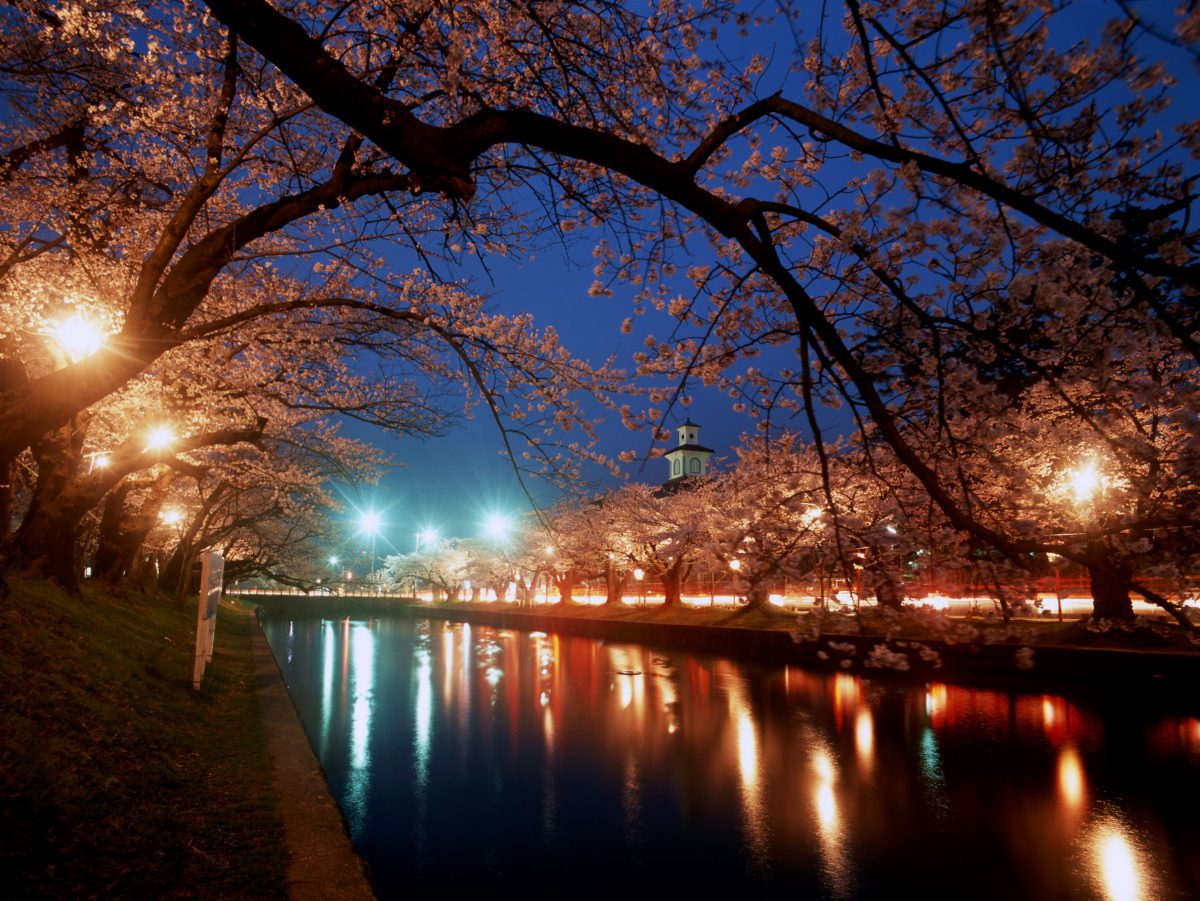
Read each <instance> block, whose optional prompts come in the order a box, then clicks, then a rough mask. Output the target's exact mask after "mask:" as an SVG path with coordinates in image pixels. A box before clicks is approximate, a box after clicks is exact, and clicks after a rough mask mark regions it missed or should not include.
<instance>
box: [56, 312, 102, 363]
mask: <svg viewBox="0 0 1200 901" xmlns="http://www.w3.org/2000/svg"><path fill="white" fill-rule="evenodd" d="M50 335H51V337H53V338H54V340H55V341H56V342H57V343H58V346H59V347H61V348H62V351H63V353H65V354H66V355H67V356H68V357H70V358H71V362H72V363H77V362H79V361H80V360H82V359H83V358H84V357H90V356H91V355H92V354H94V353H95V352H96V351H98V350H99V349H100V348H101V347H102V346H103V344H104V339H105V338H106V337H107V336H106V334H105V332H104V330H103V329H101V328H100V326H98V325H96V323H94V322H92V321H91V320H90V319H87V318H86V317H84V316H81V315H79V314H76V315H74V316H72V317H71V318H70V319H65V320H63V321H62V322H60V323H59V324H58V325H56V326H54V328H52V329H51V330H50Z"/></svg>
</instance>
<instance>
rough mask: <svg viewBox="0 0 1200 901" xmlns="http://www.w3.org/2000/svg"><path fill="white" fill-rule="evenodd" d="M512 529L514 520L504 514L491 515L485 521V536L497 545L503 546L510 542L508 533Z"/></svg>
mask: <svg viewBox="0 0 1200 901" xmlns="http://www.w3.org/2000/svg"><path fill="white" fill-rule="evenodd" d="M511 529H512V520H510V519H509V518H508V517H507V516H505V515H504V514H503V513H491V514H489V515H488V517H487V518H486V519H485V520H484V521H483V534H484V535H486V536H487V537H488V538H490V539H491V540H492V541H494V542H496V543H497V544H503V543H504V542H506V541H507V540H508V533H509V531H510V530H511Z"/></svg>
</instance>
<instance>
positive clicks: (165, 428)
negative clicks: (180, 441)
mask: <svg viewBox="0 0 1200 901" xmlns="http://www.w3.org/2000/svg"><path fill="white" fill-rule="evenodd" d="M174 441H175V432H174V430H172V428H171V427H170V426H169V425H156V426H155V427H154V428H152V429H151V430H150V433H149V434H148V435H147V436H146V450H150V451H156V450H162V449H163V448H165V447H167V446H168V445H170V444H172V443H173V442H174Z"/></svg>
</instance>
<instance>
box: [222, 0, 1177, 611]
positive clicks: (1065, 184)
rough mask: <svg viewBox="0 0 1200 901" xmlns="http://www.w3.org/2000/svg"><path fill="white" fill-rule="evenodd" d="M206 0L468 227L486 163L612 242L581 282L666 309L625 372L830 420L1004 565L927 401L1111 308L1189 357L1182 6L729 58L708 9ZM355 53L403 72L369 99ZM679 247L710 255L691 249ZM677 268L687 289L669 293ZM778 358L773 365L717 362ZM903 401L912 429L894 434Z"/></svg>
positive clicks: (371, 85)
mask: <svg viewBox="0 0 1200 901" xmlns="http://www.w3.org/2000/svg"><path fill="white" fill-rule="evenodd" d="M207 6H208V7H209V9H210V10H212V11H213V13H214V14H215V15H216V16H217V17H218V18H220V19H221V20H222V21H224V22H225V23H227V24H229V25H230V26H232V27H235V28H236V29H237V30H238V33H239V35H240V36H242V37H243V38H244V39H245V40H246V41H247V42H248V43H249V44H250V45H251V46H253V47H254V48H255V49H256V50H257V51H258V52H260V53H262V54H263V55H264V56H265V57H267V58H268V59H270V60H271V61H272V62H273V63H274V64H275V65H276V66H278V67H279V68H280V69H281V70H282V71H284V72H286V73H287V74H288V75H289V76H290V77H291V78H292V79H293V81H294V82H295V83H296V85H298V86H299V87H300V88H301V89H302V90H303V91H304V92H305V93H306V94H307V95H308V96H309V97H311V98H312V99H313V101H314V102H315V103H316V104H317V106H318V107H319V108H321V109H322V110H324V111H325V112H326V113H328V114H329V115H331V116H333V117H336V118H337V119H340V120H341V121H343V122H345V123H347V124H349V125H350V126H351V127H353V128H354V129H355V130H356V131H357V132H358V133H360V134H362V135H364V136H366V137H367V138H368V139H369V140H370V141H372V142H373V143H374V144H375V146H377V147H379V148H380V149H381V150H383V151H384V152H386V153H387V154H389V155H390V156H391V157H392V158H394V159H395V160H397V161H398V162H399V163H401V164H402V165H403V166H404V167H405V168H406V170H407V172H408V173H409V174H410V175H411V176H412V177H413V178H414V179H416V180H418V181H419V183H420V185H421V187H422V190H425V191H434V192H438V193H440V194H441V195H442V196H444V197H445V198H446V199H447V200H448V201H451V202H454V203H458V204H463V205H469V208H470V209H471V210H472V211H473V213H475V215H478V216H486V215H488V213H487V212H486V211H487V210H488V209H489V208H490V204H491V203H492V201H493V200H494V199H495V198H497V197H500V196H503V195H504V194H505V192H506V191H508V190H510V189H511V188H512V186H513V179H514V178H518V177H519V176H514V175H513V174H512V173H514V172H516V173H525V172H537V173H540V174H541V175H542V176H543V177H544V178H545V179H546V181H545V182H544V184H545V185H547V186H548V187H546V188H545V189H544V190H543V191H542V193H541V194H540V195H539V196H541V197H543V198H549V200H548V201H547V203H548V204H553V209H554V215H555V218H556V219H557V220H558V222H559V223H565V224H567V225H569V226H571V227H577V226H578V225H579V224H581V223H583V224H591V223H593V222H601V223H608V224H609V225H610V226H611V227H613V232H614V236H613V237H612V238H611V239H606V240H605V241H604V242H602V243H601V244H600V245H599V246H598V248H597V255H598V257H599V266H598V272H599V274H600V275H601V278H600V280H599V281H598V285H597V293H605V292H609V291H611V290H613V288H612V287H611V286H612V285H613V284H618V285H620V284H627V285H628V286H629V291H630V293H632V294H633V296H634V300H635V305H636V306H637V307H638V308H642V307H647V306H650V305H655V306H658V307H660V308H661V309H663V310H665V311H667V312H668V313H670V314H672V315H674V316H675V317H676V318H677V319H678V321H679V326H678V328H677V329H676V332H675V334H674V335H672V336H671V337H670V340H657V339H652V338H648V339H647V343H648V344H649V345H650V346H649V348H648V350H647V351H646V353H645V354H644V355H643V357H642V366H643V368H644V369H646V370H647V371H652V372H659V373H663V372H667V373H671V374H673V375H674V376H675V377H676V378H678V379H681V380H684V381H682V382H681V385H680V389H679V391H680V392H681V393H682V392H685V391H686V380H697V381H702V382H706V383H710V384H716V385H720V386H722V387H723V388H725V389H726V390H728V391H730V392H732V393H734V394H736V395H737V396H738V397H739V403H742V404H744V405H746V406H747V407H749V408H751V409H752V410H757V411H759V412H760V413H761V412H774V413H776V414H778V413H779V412H788V411H796V412H798V413H799V414H800V415H801V416H802V417H803V418H804V419H805V420H806V421H807V425H808V426H809V428H810V430H811V431H812V436H811V437H813V438H814V439H815V440H817V441H820V440H821V439H822V437H823V434H824V428H823V425H822V421H821V419H822V417H821V415H820V414H821V405H822V404H844V405H847V407H848V410H849V412H850V413H851V414H852V415H853V416H855V417H856V418H857V419H858V420H859V421H860V422H861V423H862V425H863V427H864V429H865V430H866V431H867V432H869V437H870V438H871V440H873V441H876V442H878V443H879V445H880V446H883V447H886V448H887V450H888V452H889V453H890V454H892V455H894V456H895V457H896V459H898V460H899V461H900V462H901V463H902V464H903V465H904V466H905V467H907V468H908V470H909V471H910V472H911V473H912V474H913V475H914V477H915V478H916V479H917V480H918V482H919V483H920V485H921V488H922V490H923V491H924V492H925V493H926V494H927V495H928V496H929V497H930V498H931V499H932V500H933V502H934V503H935V504H936V506H937V507H938V508H939V510H940V511H941V513H942V515H943V516H944V517H945V519H946V520H947V521H948V522H949V524H950V525H951V527H952V528H954V529H956V530H960V531H964V532H966V533H969V534H971V535H973V536H974V537H975V539H977V540H980V541H984V542H986V543H988V544H990V545H991V546H993V547H995V548H997V549H998V550H1000V551H1001V552H1002V553H1004V554H1005V555H1007V556H1008V557H1009V558H1010V559H1013V560H1020V559H1023V558H1026V557H1027V556H1028V554H1029V553H1030V551H1031V550H1034V549H1036V547H1038V546H1040V545H1039V542H1037V541H1033V540H1032V539H1030V538H1029V537H1028V536H1026V535H1023V534H1018V533H1015V532H1013V531H1011V530H1008V529H1002V528H997V527H996V526H995V524H994V521H991V520H989V519H988V518H987V517H985V516H980V515H977V506H976V504H975V502H974V499H973V498H972V497H971V496H970V494H969V492H964V491H963V490H962V479H961V478H956V477H955V476H956V474H955V473H954V471H953V467H950V471H949V472H947V467H945V466H943V465H941V459H942V456H943V454H944V451H945V449H946V448H947V447H953V446H955V445H956V444H960V443H961V442H962V438H963V436H961V435H959V434H958V433H957V432H956V428H955V423H954V421H953V420H952V418H951V417H949V416H947V415H945V413H946V411H948V410H953V409H955V406H956V405H957V404H958V403H960V402H962V401H964V400H972V399H973V398H972V396H971V394H970V390H971V386H973V385H976V384H979V383H980V382H981V381H984V382H985V383H986V378H987V375H988V370H989V368H990V369H993V370H995V369H997V368H1005V367H1010V368H1011V367H1015V368H1018V369H1020V368H1021V367H1022V366H1024V367H1025V369H1026V371H1027V373H1028V374H1029V375H1030V376H1032V377H1033V378H1035V379H1036V380H1038V381H1041V382H1043V383H1046V384H1048V385H1049V384H1052V383H1053V381H1054V379H1055V378H1056V377H1057V367H1059V366H1061V365H1063V364H1065V363H1070V362H1073V361H1072V360H1071V349H1072V347H1073V346H1075V336H1076V334H1077V333H1076V332H1075V331H1074V329H1075V326H1076V324H1077V323H1078V322H1080V321H1084V322H1091V323H1107V322H1111V321H1112V320H1111V319H1110V317H1111V316H1116V321H1117V322H1121V323H1125V322H1128V323H1129V324H1130V325H1129V326H1125V325H1122V326H1120V327H1119V328H1118V327H1116V326H1114V327H1113V329H1112V330H1113V332H1114V333H1116V332H1118V331H1119V333H1120V336H1121V338H1122V340H1121V341H1120V342H1119V343H1117V344H1116V345H1115V347H1117V348H1119V349H1120V350H1125V349H1126V348H1128V347H1129V346H1131V345H1132V344H1134V343H1136V340H1137V338H1136V336H1137V335H1139V334H1142V333H1146V332H1150V333H1152V334H1153V335H1154V336H1155V340H1160V339H1161V340H1162V341H1166V342H1169V343H1171V344H1172V345H1173V346H1174V347H1175V348H1176V349H1177V350H1178V352H1179V354H1181V355H1182V360H1183V363H1182V365H1184V366H1185V367H1187V368H1189V369H1190V368H1194V366H1195V365H1196V362H1197V360H1200V352H1198V351H1200V345H1197V342H1196V338H1195V329H1196V326H1197V319H1196V313H1195V309H1196V303H1195V299H1196V294H1197V291H1198V289H1200V268H1197V265H1196V263H1195V262H1194V251H1195V245H1196V232H1195V226H1194V224H1193V220H1192V217H1191V216H1190V213H1191V211H1192V207H1193V205H1194V201H1195V192H1194V190H1193V187H1192V185H1193V172H1194V164H1195V155H1196V153H1197V148H1198V140H1200V127H1198V126H1197V123H1196V121H1195V120H1194V119H1191V120H1189V119H1188V118H1187V115H1186V113H1183V114H1180V113H1179V112H1177V111H1176V110H1175V109H1173V108H1172V107H1171V106H1170V103H1171V101H1172V99H1174V98H1176V97H1177V95H1178V93H1179V87H1178V86H1179V85H1180V84H1182V83H1184V82H1183V81H1181V80H1180V78H1181V75H1180V73H1179V72H1178V69H1179V66H1184V67H1187V66H1189V65H1190V64H1191V63H1192V62H1193V61H1194V59H1195V51H1194V42H1195V39H1196V36H1197V32H1198V24H1197V23H1198V21H1200V19H1198V16H1200V13H1198V12H1197V11H1196V10H1195V9H1194V8H1190V7H1187V6H1185V7H1182V9H1181V12H1180V13H1179V14H1178V17H1175V18H1172V17H1170V16H1166V15H1164V16H1163V17H1162V20H1161V21H1156V22H1148V21H1145V20H1143V19H1141V18H1139V17H1138V15H1137V14H1136V12H1135V11H1134V10H1133V9H1132V8H1131V7H1129V6H1127V5H1124V4H1114V5H1113V6H1112V7H1105V8H1104V14H1103V15H1100V14H1098V13H1097V12H1096V11H1095V10H1094V8H1093V7H1092V6H1088V7H1087V8H1086V9H1082V10H1081V7H1079V6H1077V5H1073V4H1055V5H1053V6H1049V5H1046V4H1042V3H1034V2H1023V3H1012V4H1002V5H1001V4H996V3H994V2H990V0H961V2H955V3H949V4H948V3H943V2H940V0H939V2H932V0H889V2H877V3H871V4H866V3H861V2H859V0H846V2H845V3H844V4H843V5H842V12H841V16H840V19H839V18H837V17H836V14H829V15H827V14H825V13H824V12H822V13H821V14H817V15H811V14H809V11H808V10H807V8H805V10H803V13H804V14H803V15H802V10H801V9H800V8H799V7H796V8H792V7H791V6H790V5H787V4H784V5H782V6H781V8H780V10H779V12H778V13H777V15H776V18H775V20H774V24H775V25H776V26H781V25H786V26H789V27H790V29H791V33H793V34H795V35H796V36H797V42H796V46H795V54H794V56H793V57H792V58H790V59H785V60H783V61H782V62H779V61H776V60H767V59H766V58H764V57H761V56H751V57H750V58H749V60H748V61H747V62H745V63H744V64H742V65H740V66H735V65H734V64H732V63H729V62H727V61H728V60H730V59H735V58H737V56H736V54H734V53H732V52H724V53H723V52H722V51H723V48H724V44H725V42H727V41H728V40H729V39H730V38H729V35H730V34H731V33H735V32H737V31H738V29H742V30H743V31H744V30H748V29H749V30H752V29H753V28H755V27H757V26H758V23H757V22H754V21H752V20H751V17H750V16H747V15H746V14H745V13H743V12H741V11H738V10H736V9H731V8H727V7H723V6H720V5H715V6H711V7H706V8H705V9H704V10H703V11H701V12H699V13H697V12H695V11H693V10H691V9H690V8H689V9H687V10H684V9H683V8H682V7H679V6H676V5H675V4H673V3H665V2H664V3H659V4H655V5H654V6H653V8H652V9H651V10H650V12H649V14H648V15H646V16H639V15H637V14H636V13H633V12H629V11H627V10H625V9H624V8H623V7H617V6H616V5H608V4H593V5H589V6H587V7H585V8H582V9H578V8H573V9H571V10H566V9H561V10H555V11H553V12H552V11H550V10H542V9H532V8H531V9H526V8H523V7H522V8H517V7H513V6H510V5H509V4H506V3H501V2H496V3H485V4H472V5H471V6H470V7H469V8H463V7H457V6H446V7H440V8H437V9H422V11H421V12H419V13H414V12H412V11H410V10H408V9H407V8H405V7H396V8H395V9H393V10H390V11H389V12H388V13H386V14H380V13H379V12H378V11H377V10H376V9H375V8H374V7H371V8H370V9H369V10H368V8H367V7H366V6H365V5H361V4H350V5H338V6H337V7H334V6H332V5H330V6H326V5H324V4H320V3H304V4H300V3H288V4H280V5H279V6H271V5H269V4H267V3H266V2H264V0H251V2H244V3H232V2H229V0H209V2H208V3H207ZM1085 20H1086V21H1085ZM1080 28H1084V29H1086V30H1087V32H1088V38H1087V39H1086V40H1077V39H1075V38H1074V37H1073V35H1074V34H1075V33H1076V32H1077V31H1078V30H1079V29H1080ZM781 32H782V33H786V32H783V29H782V28H780V29H778V32H777V33H781ZM532 48H537V51H538V52H536V53H535V52H533V49H532ZM675 48H680V49H678V50H677V51H676V49H675ZM742 59H745V57H744V56H743V57H742ZM382 60H388V61H394V60H400V61H402V62H403V64H404V65H405V66H406V68H405V77H404V78H402V79H397V80H395V81H392V82H389V84H388V85H387V86H386V87H379V86H378V85H377V84H376V82H375V79H376V73H377V72H378V71H380V69H381V66H382V65H383V63H382V62H381V61H382ZM713 60H716V61H715V62H714V61H713ZM770 64H774V65H775V66H776V71H778V72H780V73H782V72H784V71H789V72H790V71H791V67H793V66H794V67H795V69H796V70H798V71H800V72H802V73H803V75H802V76H801V77H802V78H804V79H805V80H804V81H803V83H800V84H798V83H797V80H798V79H796V78H793V77H789V78H783V77H766V75H765V73H767V72H768V71H769V69H768V66H769V65H770ZM769 83H774V84H780V85H782V89H781V90H779V91H777V92H775V93H768V92H765V91H762V90H761V89H760V88H759V87H758V86H759V85H760V84H769ZM517 86H519V88H518V87H517ZM768 90H769V89H768ZM518 91H519V93H518ZM476 211H477V212H476ZM631 223H632V224H631ZM564 227H565V226H564ZM697 232H701V233H703V234H704V235H705V236H706V237H707V238H708V239H709V241H710V245H711V246H710V249H709V250H708V251H706V253H705V254H703V255H701V260H700V261H699V262H693V261H694V260H695V252H694V250H693V249H692V244H693V243H694V240H693V239H694V238H695V236H696V233H697ZM613 242H616V243H615V244H614V243H613ZM681 258H682V259H685V261H686V265H687V267H688V275H689V276H690V279H691V281H692V282H693V289H692V290H691V292H686V291H684V292H676V291H675V289H674V288H673V286H672V285H671V284H669V279H670V277H671V275H672V273H673V271H674V269H673V267H674V266H675V261H676V260H679V259H681ZM1047 269H1050V270H1057V272H1059V273H1061V274H1062V276H1063V277H1057V274H1056V277H1054V278H1051V279H1043V278H1042V274H1043V273H1044V272H1045V271H1046V270H1047ZM780 344H787V345H789V346H790V349H791V351H792V360H793V362H783V363H781V364H778V365H776V364H772V365H770V366H762V367H760V366H757V365H750V366H746V365H744V360H745V357H746V356H747V355H748V354H751V355H758V354H761V353H768V354H770V353H771V348H772V347H775V346H778V345H780ZM1031 347H1032V348H1036V349H1038V350H1039V351H1042V353H1041V356H1043V357H1045V358H1049V359H1050V360H1051V362H1049V363H1047V362H1043V361H1037V362H1036V365H1031V364H1030V361H1029V360H1027V359H1026V358H1025V357H1026V350H1027V349H1029V348H1031ZM954 348H961V349H962V350H961V351H955V350H954ZM775 357H776V359H778V355H777V354H775ZM1093 374H1094V373H1093ZM1074 377H1075V378H1085V377H1087V373H1086V371H1085V370H1084V369H1077V372H1076V375H1075V376H1074ZM914 380H915V381H916V382H917V383H918V387H917V388H916V390H915V394H916V395H919V396H915V397H914V396H912V395H910V392H912V391H913V388H912V387H911V385H912V382H913V381H914ZM665 399H666V400H668V401H670V399H671V395H670V394H669V393H668V394H666V395H665ZM1184 399H1185V398H1183V397H1182V396H1178V397H1176V398H1175V400H1176V401H1183V400H1184ZM926 401H928V403H926ZM1110 401H1111V402H1112V403H1113V404H1114V405H1117V404H1121V403H1128V402H1129V401H1130V399H1129V398H1120V397H1117V396H1114V397H1112V398H1111V399H1110ZM914 402H915V403H916V411H914V412H913V413H911V414H910V412H909V407H910V406H911V405H912V404H913V403H914ZM1193 408H1194V407H1193ZM920 410H926V411H929V410H932V415H933V419H932V420H929V421H926V422H922V423H921V427H920V428H918V429H915V430H914V429H911V428H910V424H911V422H912V419H913V418H914V416H917V415H918V414H917V411H920ZM939 411H940V412H939ZM650 415H651V417H652V418H653V417H654V416H661V415H663V410H662V408H661V407H660V408H658V409H656V410H651V411H650ZM1192 428H1193V431H1194V426H1193V427H1192ZM1091 565H1092V567H1093V568H1097V567H1098V568H1099V569H1098V571H1099V572H1101V573H1102V574H1103V573H1104V572H1105V567H1106V566H1107V564H1105V563H1104V562H1103V560H1102V558H1100V557H1097V556H1095V555H1093V557H1092V563H1091ZM1107 575H1108V576H1116V577H1119V576H1120V573H1118V572H1116V571H1108V572H1107ZM1135 590H1140V589H1135Z"/></svg>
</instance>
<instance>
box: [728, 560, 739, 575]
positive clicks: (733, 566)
mask: <svg viewBox="0 0 1200 901" xmlns="http://www.w3.org/2000/svg"><path fill="white" fill-rule="evenodd" d="M729 568H730V569H732V570H733V571H734V572H739V571H740V570H741V568H742V561H741V560H739V559H738V558H737V557H734V558H733V559H732V560H730V561H729Z"/></svg>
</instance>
